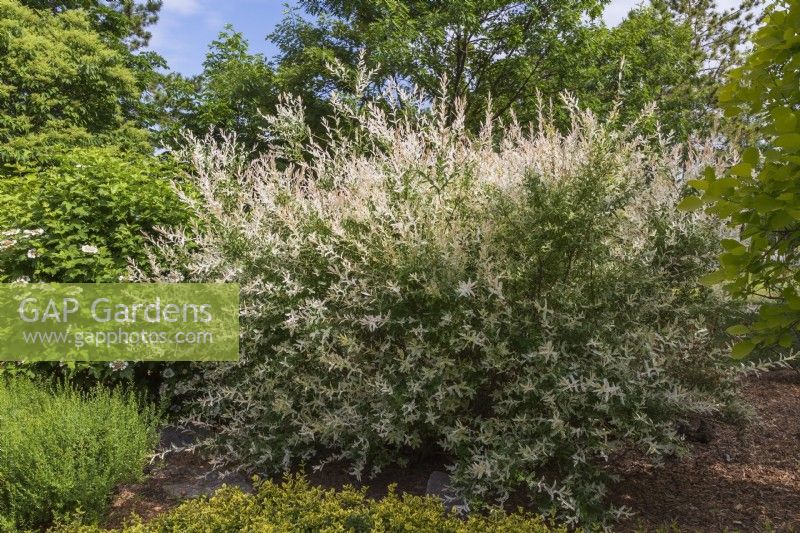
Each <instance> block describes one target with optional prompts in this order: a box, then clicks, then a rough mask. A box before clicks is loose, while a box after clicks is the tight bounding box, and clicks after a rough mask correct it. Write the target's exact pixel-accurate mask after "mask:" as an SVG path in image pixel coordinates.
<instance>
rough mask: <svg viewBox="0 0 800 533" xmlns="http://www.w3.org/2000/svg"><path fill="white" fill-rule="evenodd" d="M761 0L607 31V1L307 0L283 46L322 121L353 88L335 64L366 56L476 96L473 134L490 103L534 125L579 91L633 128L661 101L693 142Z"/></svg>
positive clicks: (459, 94) (401, 79) (295, 86)
mask: <svg viewBox="0 0 800 533" xmlns="http://www.w3.org/2000/svg"><path fill="white" fill-rule="evenodd" d="M759 1H760V0H744V2H743V3H742V4H741V5H740V6H739V7H737V8H736V9H731V10H727V11H721V10H718V8H717V5H716V3H715V2H714V0H702V1H699V2H698V1H696V0H655V1H654V2H653V3H652V5H648V6H642V7H638V8H636V9H634V10H632V12H631V13H630V15H629V16H628V17H627V18H626V19H625V20H624V21H623V22H622V23H621V24H620V25H619V26H617V27H614V28H607V27H606V26H605V25H604V24H603V23H602V22H599V19H598V18H597V17H599V15H600V13H601V10H602V8H603V7H604V5H605V3H606V2H604V1H600V0H597V1H589V0H581V1H570V2H533V1H521V2H518V1H509V0H492V1H466V2H431V1H424V0H417V1H414V2H396V1H391V0H385V1H382V2H377V3H376V2H361V1H344V0H303V1H301V2H300V5H301V6H302V8H303V9H305V11H306V12H307V13H309V14H310V15H311V16H312V18H310V19H309V17H306V16H303V15H302V14H301V13H300V12H299V11H298V10H295V11H294V12H291V13H289V15H288V16H287V17H286V18H285V19H284V21H283V23H282V24H281V25H279V26H278V28H277V30H276V31H275V32H274V33H273V35H272V39H273V40H274V41H275V43H276V44H278V45H279V47H280V49H281V55H280V57H279V68H278V72H277V74H278V79H279V80H280V82H281V85H282V86H283V87H285V88H287V89H288V90H289V91H290V92H293V93H295V94H301V95H303V97H304V100H305V101H306V102H311V103H312V108H311V110H310V114H311V115H312V117H313V116H315V115H318V114H321V113H325V112H327V109H326V107H325V105H324V104H325V100H326V99H327V96H328V95H329V94H330V92H331V91H332V90H335V89H343V87H342V86H341V85H340V84H338V83H337V81H336V80H337V78H336V76H333V75H331V73H330V71H329V69H328V68H327V65H328V64H329V63H330V62H332V61H334V60H335V61H338V62H340V63H342V64H344V65H347V66H349V67H351V68H352V69H354V70H355V69H357V63H358V60H359V58H360V57H361V54H363V58H364V64H365V66H366V67H367V68H374V69H376V72H377V77H378V78H379V79H391V80H394V81H395V82H396V83H400V84H404V83H405V84H408V83H413V84H415V85H416V86H418V87H420V88H421V89H422V90H423V91H425V92H426V93H428V94H442V96H443V97H445V98H446V99H447V100H448V101H449V102H450V104H451V106H452V105H453V104H454V102H455V100H456V99H457V98H463V97H466V98H465V99H466V101H467V102H468V104H467V106H468V107H467V109H466V115H467V122H468V124H470V125H471V126H472V127H473V128H477V127H478V126H479V124H480V122H481V121H482V120H483V118H484V115H485V113H486V111H487V108H488V106H489V101H490V98H491V102H492V108H493V112H494V113H495V114H496V115H499V116H502V117H506V118H507V115H508V114H509V113H510V112H512V111H513V112H514V113H515V114H516V116H517V117H518V118H519V119H520V120H521V121H522V122H523V123H524V122H528V121H531V120H535V118H536V113H537V112H538V109H539V102H540V99H544V101H545V102H547V101H552V102H555V103H556V104H559V103H560V97H561V94H562V93H563V92H564V91H568V92H571V93H573V94H575V95H577V96H579V97H580V99H581V101H582V102H584V103H585V104H586V105H587V106H589V107H590V108H591V109H593V110H595V111H597V112H602V113H607V112H608V111H610V109H612V108H614V107H615V106H617V105H618V104H619V105H621V106H622V113H621V115H620V118H621V119H622V120H623V121H625V120H630V119H631V118H632V117H635V116H638V115H639V114H640V112H641V111H642V109H643V107H644V106H645V105H647V104H649V103H651V102H653V103H655V104H657V105H658V106H659V110H660V112H661V113H660V116H659V120H660V122H661V124H662V126H664V127H665V128H666V129H668V130H670V131H674V132H675V133H676V138H678V139H679V140H683V139H686V138H687V137H688V135H689V134H690V133H691V132H696V131H699V130H704V131H707V130H708V129H709V128H710V125H711V123H712V122H713V120H714V114H713V110H714V101H713V94H714V92H715V90H716V89H717V88H718V86H719V83H720V81H721V80H722V75H723V73H724V72H725V71H726V70H727V69H728V68H729V67H730V66H731V65H734V64H736V60H737V53H736V51H737V50H738V49H739V48H740V47H741V45H742V43H743V42H744V39H745V38H746V35H747V31H748V29H749V26H750V24H751V21H752V11H753V10H754V9H755V6H756V4H757V3H758V2H759ZM443 79H444V80H445V83H444V84H443V83H442V80H443Z"/></svg>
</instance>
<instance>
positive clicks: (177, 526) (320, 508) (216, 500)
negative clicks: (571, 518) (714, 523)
mask: <svg viewBox="0 0 800 533" xmlns="http://www.w3.org/2000/svg"><path fill="white" fill-rule="evenodd" d="M56 531H57V532H60V533H96V532H100V531H103V529H100V528H97V527H92V526H72V527H70V526H67V527H60V528H57V529H56ZM121 531H123V532H125V533H146V532H166V531H180V532H182V533H193V532H197V533H200V532H205V531H215V532H217V531H219V532H228V531H230V532H234V531H235V532H242V533H246V532H253V533H261V532H265V531H307V532H316V531H331V532H333V531H354V532H367V531H382V532H400V531H405V532H411V531H419V532H421V533H422V532H430V531H437V532H442V533H447V532H452V533H456V532H464V533H466V532H468V531H469V532H475V533H480V532H486V533H488V532H497V533H500V532H508V533H512V532H513V533H516V532H518V531H525V532H529V533H546V532H551V531H552V532H555V533H565V532H566V529H561V528H553V529H551V528H550V527H548V526H547V525H546V524H545V523H544V522H543V521H542V520H541V519H540V518H534V517H531V516H529V515H523V514H505V513H502V512H495V513H492V514H491V515H489V516H488V517H482V516H471V517H469V519H467V520H462V519H460V518H458V517H457V516H456V515H454V514H447V513H445V510H444V508H443V507H442V503H441V501H439V500H437V499H434V498H421V497H419V496H408V495H403V496H398V495H397V494H395V493H394V492H390V493H389V495H388V496H386V497H385V498H383V499H381V500H377V501H374V500H368V499H367V498H365V496H364V492H363V491H357V490H354V489H351V488H345V489H344V490H342V491H334V490H324V489H321V488H318V487H312V486H310V485H309V484H308V483H307V482H306V481H305V480H303V479H302V478H288V479H287V480H285V481H284V482H283V483H281V484H275V483H272V482H269V481H266V482H263V483H261V485H260V486H259V487H258V491H257V493H256V494H255V495H248V494H245V493H243V492H242V491H241V490H240V489H238V488H231V487H225V488H223V489H221V490H219V491H217V492H216V494H214V496H212V497H211V498H209V499H205V498H200V499H196V500H191V501H188V502H185V503H183V504H182V505H180V506H179V507H177V508H176V509H173V510H172V511H170V512H168V513H166V514H164V515H162V516H159V517H157V518H155V519H154V520H152V521H151V522H149V523H147V524H142V523H134V524H132V525H129V526H127V527H124V528H123V529H122V530H121Z"/></svg>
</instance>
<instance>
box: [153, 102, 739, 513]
mask: <svg viewBox="0 0 800 533" xmlns="http://www.w3.org/2000/svg"><path fill="white" fill-rule="evenodd" d="M413 101H415V100H414V98H413V95H410V94H404V93H400V92H393V93H390V94H388V95H387V98H386V99H385V100H384V101H381V102H370V101H367V102H366V103H360V102H362V101H361V100H359V99H357V98H345V97H337V98H334V105H335V108H336V113H337V114H336V116H335V118H334V119H333V120H332V121H331V123H330V125H329V126H330V127H329V134H328V137H327V138H326V139H324V141H320V142H316V141H313V140H312V141H308V142H306V143H305V144H303V142H302V140H303V139H304V138H306V137H307V136H306V134H305V130H304V128H303V126H302V123H303V117H302V108H301V105H300V103H299V102H296V101H294V100H291V99H287V100H285V101H284V102H283V105H282V106H281V107H280V109H279V111H278V114H277V115H276V116H275V117H272V118H271V119H270V120H271V124H272V128H273V130H272V135H273V141H274V142H275V147H276V148H275V150H274V151H273V152H271V153H268V154H265V155H263V156H262V157H261V158H259V159H256V160H255V161H253V162H250V163H248V162H246V161H247V158H245V157H243V156H242V154H241V153H240V152H239V151H238V149H237V147H236V144H235V142H234V141H233V140H231V139H229V140H227V141H223V142H215V141H213V140H212V139H210V138H208V139H205V140H193V141H192V142H191V143H190V145H189V146H188V148H187V149H186V151H185V153H184V154H183V155H184V157H185V158H186V161H187V162H188V163H189V164H190V166H191V167H192V168H193V169H194V170H193V172H192V176H191V177H192V181H193V184H194V189H196V190H197V191H199V200H198V199H197V197H196V196H193V195H185V200H186V202H187V203H188V204H189V205H190V206H191V208H192V209H193V211H194V212H195V214H196V217H197V220H199V221H201V224H202V229H198V228H196V229H194V230H193V233H195V234H196V235H197V237H196V238H194V239H189V238H187V237H186V235H185V234H184V233H183V232H181V231H171V232H168V233H166V234H165V235H164V236H163V238H162V240H161V241H159V243H157V246H155V248H154V250H153V254H152V257H151V261H152V264H153V269H152V270H153V271H154V272H155V273H156V275H155V276H154V277H153V276H145V275H143V274H142V275H141V277H142V278H143V279H151V280H153V279H159V280H172V281H179V280H192V281H212V280H216V281H224V282H238V283H240V284H241V287H242V296H241V302H242V304H241V324H242V333H241V360H240V361H239V362H237V363H232V364H220V365H213V366H211V365H202V366H197V367H196V369H195V371H194V374H193V377H192V378H191V379H188V380H185V381H183V382H181V383H180V384H179V392H182V393H186V394H187V395H188V396H189V397H190V400H189V406H188V414H187V415H186V417H185V422H186V423H191V424H198V425H201V426H206V427H209V428H211V429H212V430H213V432H212V434H211V435H210V436H209V437H208V439H206V440H203V441H201V442H200V443H199V444H198V446H200V447H202V448H205V449H206V450H207V451H209V452H210V453H211V454H212V455H213V457H214V458H215V460H216V462H217V463H218V464H219V465H220V466H221V467H222V466H226V467H227V466H238V467H240V468H247V469H250V470H258V471H270V472H274V471H280V470H287V469H290V468H291V467H292V466H293V465H296V464H298V463H300V462H305V463H307V464H313V465H315V466H317V467H321V466H323V465H325V464H326V463H328V462H332V461H344V462H346V463H347V464H349V465H350V466H351V471H352V473H353V474H354V475H357V476H360V475H363V474H367V475H370V474H374V473H376V472H378V471H379V470H380V469H381V468H382V467H383V466H384V465H386V464H387V463H390V462H401V463H402V462H403V461H406V460H407V458H408V456H409V453H408V452H409V451H410V450H437V449H438V450H440V451H443V452H444V453H445V454H447V456H449V457H450V458H451V459H452V465H451V469H452V475H453V479H454V480H455V481H454V482H455V484H456V485H457V487H458V488H459V489H460V490H461V492H462V493H463V495H465V496H466V497H467V498H468V501H469V502H470V503H471V504H472V505H473V507H474V506H475V505H477V504H481V503H487V504H493V503H497V502H503V501H505V500H506V499H508V498H509V497H510V496H511V495H512V494H515V495H516V494H519V495H522V496H523V497H525V498H528V500H529V501H530V502H531V503H532V504H534V505H537V506H539V508H541V509H543V510H555V511H557V512H559V513H560V514H561V515H562V516H563V517H564V518H567V519H569V520H571V521H577V522H584V523H586V522H589V521H591V520H594V519H595V518H597V517H598V516H599V514H598V513H599V512H600V513H602V510H603V509H604V502H603V495H604V484H605V481H606V479H607V472H606V469H605V468H604V464H605V461H606V459H608V457H609V456H610V455H611V454H612V453H614V452H615V451H616V450H619V449H620V448H622V447H629V446H636V447H638V448H639V449H641V450H642V451H643V452H645V453H647V454H649V455H650V456H651V457H652V458H653V459H654V460H655V459H658V458H659V457H662V456H664V455H665V454H669V453H673V452H675V451H678V450H679V449H680V447H681V441H680V438H679V437H678V436H677V435H676V433H675V430H674V422H675V420H676V419H677V418H680V417H681V416H684V415H686V414H688V413H714V412H717V411H719V410H720V409H722V408H724V407H725V406H727V405H730V404H731V402H732V399H733V388H732V385H733V380H732V378H731V376H730V374H729V372H728V371H727V370H726V366H725V360H724V355H725V354H724V352H723V350H721V349H719V348H718V347H717V344H718V343H717V342H716V340H717V339H716V338H715V337H716V336H717V335H718V334H719V331H720V330H721V328H724V324H723V322H724V320H725V316H726V311H727V309H726V304H725V303H724V302H722V301H720V300H719V299H718V298H717V296H716V295H715V293H713V292H711V291H710V289H707V288H704V287H702V286H700V285H699V284H698V283H697V281H696V280H697V278H698V277H699V276H700V275H702V274H704V273H705V272H707V271H708V270H709V269H710V267H711V266H712V264H713V259H714V254H715V253H716V251H717V250H716V244H715V243H717V242H718V240H719V235H718V229H717V227H716V226H715V225H713V224H712V223H711V222H709V221H707V220H706V219H704V218H703V217H702V216H701V215H694V214H686V213H680V212H678V211H677V210H676V209H675V204H676V203H677V201H678V200H679V197H680V195H681V190H682V186H681V184H680V182H681V181H682V180H685V179H687V178H689V177H692V176H693V175H695V174H696V173H697V172H699V171H700V170H701V169H702V168H704V166H705V165H706V164H712V165H716V166H721V165H723V164H724V161H716V160H715V159H714V151H713V149H712V148H711V147H710V146H709V145H706V144H702V143H695V144H693V145H692V147H691V149H690V151H689V155H688V159H686V160H683V161H682V160H681V158H680V157H678V155H677V154H678V151H677V150H675V151H673V150H671V149H669V148H667V147H666V145H665V144H664V143H662V142H660V140H659V139H641V138H638V137H636V136H634V135H633V134H632V133H631V131H630V130H622V131H620V130H615V129H612V128H609V127H606V125H605V124H603V123H601V122H599V121H598V119H597V118H595V117H594V116H593V115H591V114H588V113H582V112H579V111H574V112H573V116H572V128H571V129H570V131H568V132H566V133H560V132H559V131H557V130H556V129H555V128H554V127H553V126H552V125H551V123H550V122H549V121H548V120H547V119H545V118H542V120H541V121H540V123H539V124H538V125H537V127H536V128H534V129H531V130H530V131H528V130H526V129H524V128H523V127H521V126H519V125H517V124H510V125H505V126H503V125H500V124H495V123H493V122H492V120H491V119H488V120H487V123H486V125H485V127H484V128H483V130H482V132H481V134H480V135H478V136H471V135H469V134H468V133H467V132H466V130H465V128H464V124H463V115H462V114H461V111H460V108H459V109H457V110H456V111H455V113H451V112H450V111H449V110H448V109H446V108H445V107H444V106H443V105H440V103H439V102H436V101H434V102H433V104H431V103H430V101H428V100H424V99H418V100H416V101H417V102H418V105H416V106H412V105H410V104H409V102H413ZM393 102H394V104H392V103H393ZM345 132H346V133H345ZM612 511H619V510H612Z"/></svg>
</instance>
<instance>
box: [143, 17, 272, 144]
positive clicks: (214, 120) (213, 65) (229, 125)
mask: <svg viewBox="0 0 800 533" xmlns="http://www.w3.org/2000/svg"><path fill="white" fill-rule="evenodd" d="M278 93H279V90H278V88H277V86H276V80H275V79H274V73H273V71H272V67H271V66H270V65H269V63H268V62H267V60H266V58H265V57H264V56H263V54H253V53H250V50H249V43H248V42H247V39H245V38H244V36H243V35H242V34H241V33H240V32H237V31H235V30H234V29H233V27H232V26H230V25H227V26H226V27H225V29H224V30H223V31H222V32H220V34H219V36H218V37H217V39H216V40H215V41H213V42H212V43H211V45H210V46H209V50H208V53H207V54H206V59H205V61H204V62H203V72H202V73H201V74H200V75H199V76H195V77H190V78H187V77H184V76H181V75H179V74H170V75H168V76H167V77H165V78H164V79H162V81H161V83H160V85H159V87H158V89H157V90H156V92H155V100H156V104H157V106H158V107H159V109H160V110H161V121H160V126H161V132H160V139H161V141H162V142H163V143H164V144H166V145H168V146H175V145H176V144H177V141H179V140H180V139H179V138H180V134H181V133H180V132H181V130H183V129H186V130H188V131H190V132H192V133H194V134H196V135H204V134H206V133H207V132H208V131H209V130H224V131H227V132H235V133H236V135H237V136H238V138H239V141H240V142H241V143H242V144H243V145H245V146H248V147H251V148H258V149H264V148H265V139H264V136H263V130H264V128H265V127H266V122H265V121H264V119H263V114H270V113H272V112H273V111H274V109H275V106H276V104H277V102H278Z"/></svg>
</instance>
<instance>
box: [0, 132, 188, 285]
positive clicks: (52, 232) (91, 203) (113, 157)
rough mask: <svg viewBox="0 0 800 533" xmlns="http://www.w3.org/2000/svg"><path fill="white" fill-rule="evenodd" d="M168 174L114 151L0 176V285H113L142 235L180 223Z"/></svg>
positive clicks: (76, 153)
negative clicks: (15, 282) (163, 226)
mask: <svg viewBox="0 0 800 533" xmlns="http://www.w3.org/2000/svg"><path fill="white" fill-rule="evenodd" d="M174 173H175V170H174V167H170V166H169V165H165V164H163V163H161V162H159V161H158V160H157V159H154V158H150V157H142V156H137V155H134V154H124V153H122V152H120V151H119V150H118V149H116V148H111V147H101V148H75V149H70V150H65V151H60V152H56V153H54V154H52V155H51V158H50V160H49V161H47V162H46V163H43V164H41V165H38V166H32V167H27V166H15V167H13V168H11V167H7V168H6V169H5V170H4V171H2V172H0V175H1V176H2V179H0V204H2V205H3V209H2V211H1V212H0V233H1V234H2V237H0V239H1V240H2V241H1V242H0V281H15V280H17V279H22V280H30V281H56V282H74V283H81V282H83V283H92V282H105V283H108V282H117V281H119V277H120V276H121V275H123V274H124V273H125V272H126V270H127V266H128V259H129V258H130V259H133V260H135V261H138V262H139V263H142V262H143V261H144V259H145V256H144V242H145V238H146V234H148V233H150V234H152V233H153V231H154V228H155V227H157V226H160V225H174V224H182V223H185V222H186V220H187V219H186V210H185V209H183V208H182V204H181V203H180V202H179V201H178V198H177V196H176V194H175V193H174V191H173V190H172V187H171V185H170V178H171V177H172V176H173V175H174Z"/></svg>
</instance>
